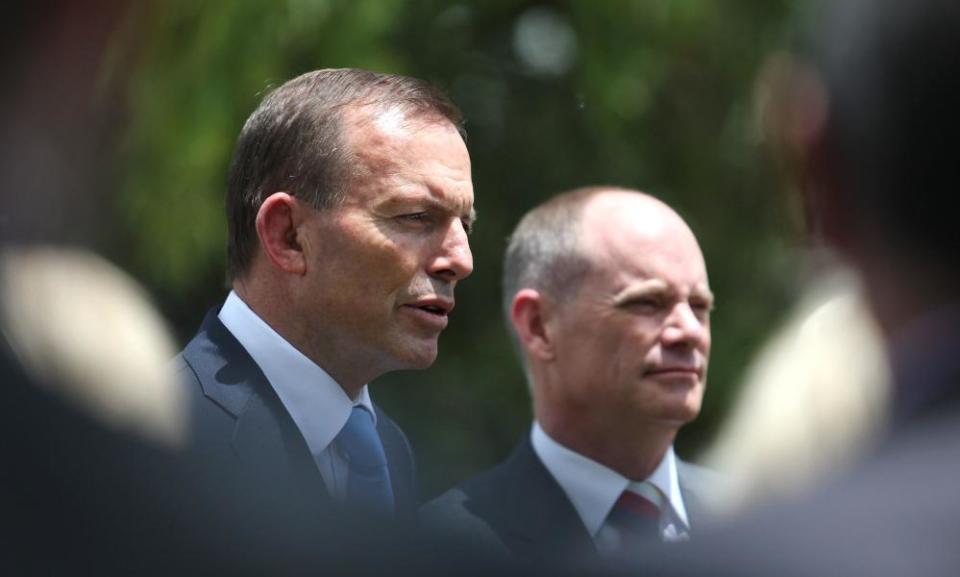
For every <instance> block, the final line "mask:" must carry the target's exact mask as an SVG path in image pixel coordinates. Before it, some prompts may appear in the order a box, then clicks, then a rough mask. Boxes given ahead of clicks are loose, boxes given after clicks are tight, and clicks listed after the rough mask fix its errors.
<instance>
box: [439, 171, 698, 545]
mask: <svg viewBox="0 0 960 577" xmlns="http://www.w3.org/2000/svg"><path fill="white" fill-rule="evenodd" d="M503 290H504V293H503V297H504V309H505V310H504V312H505V315H506V318H507V324H508V326H509V328H510V330H511V332H512V333H513V336H514V338H515V342H516V344H517V348H518V351H519V353H520V357H521V360H522V361H523V364H524V367H525V369H526V374H527V379H528V381H529V385H530V391H531V393H532V395H533V408H534V418H535V420H534V423H533V426H532V428H531V431H530V434H529V435H528V436H525V438H524V439H523V440H522V441H521V442H520V444H519V446H518V447H517V448H516V450H515V451H514V453H513V455H512V456H511V457H510V458H509V459H508V460H507V461H505V462H503V463H501V464H500V465H498V466H497V467H495V468H494V469H492V470H490V471H488V472H486V473H483V474H481V475H480V476H478V477H476V478H473V479H471V480H469V481H467V482H466V483H464V484H463V485H462V486H460V487H457V488H455V489H453V490H451V491H449V492H447V493H446V494H444V495H442V496H441V497H440V498H438V499H437V500H435V501H433V502H431V503H430V504H428V505H427V506H426V507H425V509H424V512H423V513H424V517H425V519H426V520H427V521H428V522H429V523H431V524H432V525H434V526H439V527H444V528H447V529H452V530H455V531H458V532H461V533H469V534H471V537H472V539H474V540H475V541H476V540H480V541H484V542H486V543H487V544H488V545H489V546H491V547H495V548H497V549H500V550H501V551H503V552H508V553H509V554H511V555H512V556H514V557H517V558H521V559H525V560H528V561H533V562H537V563H543V562H546V563H553V562H566V561H568V560H571V559H577V560H584V561H589V560H591V559H596V558H600V557H614V556H626V557H629V554H630V551H631V550H632V549H633V548H634V547H636V546H637V545H638V544H640V543H643V542H648V541H656V540H664V541H676V540H685V539H686V538H687V537H688V534H689V532H690V531H691V530H692V528H694V527H695V526H696V524H697V521H698V519H700V515H701V513H702V504H701V501H702V496H703V492H704V491H705V490H707V489H708V487H709V485H710V483H711V482H712V481H713V479H712V478H711V476H712V475H711V474H710V473H709V472H706V471H703V470H702V469H699V468H697V467H694V466H692V465H689V464H686V463H684V462H682V461H680V460H679V459H678V458H677V457H676V455H675V454H674V451H673V441H674V438H675V437H676V435H677V431H679V429H680V428H681V427H682V426H683V425H685V424H686V423H689V422H690V421H692V420H693V419H695V418H696V417H697V414H698V413H699V412H700V404H701V400H702V398H703V391H704V385H705V379H706V373H707V360H708V358H709V354H710V311H711V309H712V307H713V295H712V294H711V292H710V288H709V283H708V281H707V270H706V265H705V264H704V259H703V255H702V254H701V252H700V247H699V246H698V244H697V240H696V238H695V237H694V235H693V233H692V232H691V231H690V228H689V227H688V226H687V225H686V223H685V222H684V221H683V219H681V218H680V216H678V215H677V213H676V212H674V211H673V210H672V209H671V208H670V207H668V206H667V205H665V204H664V203H662V202H660V201H659V200H657V199H655V198H653V197H651V196H648V195H645V194H642V193H639V192H636V191H631V190H622V189H615V188H601V187H593V188H585V189H578V190H574V191H570V192H567V193H564V194H561V195H559V196H556V197H554V198H553V199H551V200H550V201H548V202H546V203H545V204H543V205H541V206H539V207H537V208H535V209H533V210H532V211H531V212H529V213H528V214H527V215H526V216H525V217H524V218H523V220H522V221H521V222H520V224H519V225H518V226H517V229H516V230H515V231H514V233H513V235H512V237H511V240H510V245H509V247H508V249H507V254H506V259H505V264H504V279H503Z"/></svg>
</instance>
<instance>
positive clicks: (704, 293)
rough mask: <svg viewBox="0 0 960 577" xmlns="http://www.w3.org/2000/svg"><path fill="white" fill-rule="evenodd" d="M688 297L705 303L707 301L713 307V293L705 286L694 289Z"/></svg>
mask: <svg viewBox="0 0 960 577" xmlns="http://www.w3.org/2000/svg"><path fill="white" fill-rule="evenodd" d="M690 296H693V297H697V298H702V299H704V300H706V301H709V302H710V304H711V305H713V304H714V301H715V299H714V296H713V292H711V291H710V289H709V288H707V287H705V286H696V287H694V288H693V291H692V292H691V293H690Z"/></svg>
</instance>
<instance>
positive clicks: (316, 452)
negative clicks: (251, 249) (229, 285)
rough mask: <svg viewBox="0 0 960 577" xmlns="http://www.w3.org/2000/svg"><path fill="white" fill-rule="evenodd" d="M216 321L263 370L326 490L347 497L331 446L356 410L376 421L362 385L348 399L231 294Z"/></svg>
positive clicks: (340, 462) (340, 463) (342, 468)
mask: <svg viewBox="0 0 960 577" xmlns="http://www.w3.org/2000/svg"><path fill="white" fill-rule="evenodd" d="M217 316H218V318H219V319H220V322H222V323H223V324H224V326H225V327H227V330H228V331H230V333H231V334H233V336H234V337H236V339H237V340H238V341H240V344H241V345H242V346H243V348H244V349H246V350H247V352H248V353H250V356H251V357H253V361H254V362H255V363H256V364H257V366H259V367H260V370H261V371H263V374H264V376H265V377H266V378H267V381H269V382H270V385H271V386H272V387H273V389H274V390H275V391H276V392H277V396H278V397H280V401H281V402H282V403H283V406H284V408H285V409H286V410H287V412H288V413H290V416H291V417H292V418H293V422H294V424H296V426H297V429H299V430H300V434H301V435H303V439H304V440H305V441H306V442H307V446H308V447H309V448H310V452H311V453H312V454H313V458H314V460H315V461H316V463H317V467H318V468H319V469H320V475H321V476H322V477H323V481H324V483H325V484H326V486H327V490H328V491H329V492H330V493H331V495H332V496H333V497H334V498H336V499H342V498H343V497H344V495H345V493H346V487H347V485H346V483H347V470H348V469H347V462H346V460H345V459H344V458H343V456H342V455H341V454H340V453H339V451H337V450H336V448H335V447H333V446H331V443H332V442H333V440H334V438H335V437H336V436H337V434H338V433H339V432H340V429H342V428H343V425H344V424H346V422H347V418H348V417H349V416H350V411H352V410H353V407H354V406H355V405H363V406H364V407H366V408H367V409H368V410H369V411H370V414H371V415H373V418H374V422H376V418H377V416H376V413H375V412H374V410H373V403H372V402H371V401H370V393H369V392H368V391H367V386H366V385H364V386H363V388H362V389H360V394H359V395H357V398H356V399H350V397H348V396H347V394H346V393H345V392H344V391H343V388H342V387H341V386H340V385H338V384H337V382H336V381H334V380H333V378H332V377H331V376H330V375H328V374H327V373H326V371H324V370H323V369H322V368H320V367H319V366H318V365H317V364H316V363H314V362H313V361H311V360H310V359H308V358H307V357H306V356H305V355H304V354H303V353H301V352H300V351H298V350H297V349H296V348H295V347H294V346H293V345H291V344H290V343H289V342H287V340H286V339H284V338H283V337H281V336H280V335H279V334H277V332H276V331H275V330H273V329H272V328H271V327H270V325H268V324H267V323H266V322H264V320H263V319H261V318H260V317H259V316H257V314H256V313H255V312H253V311H252V310H251V309H250V307H248V306H247V304H246V303H245V302H243V300H241V299H240V297H239V296H237V294H236V293H235V292H234V291H230V294H229V296H227V300H226V302H224V303H223V308H221V309H220V314H219V315H217Z"/></svg>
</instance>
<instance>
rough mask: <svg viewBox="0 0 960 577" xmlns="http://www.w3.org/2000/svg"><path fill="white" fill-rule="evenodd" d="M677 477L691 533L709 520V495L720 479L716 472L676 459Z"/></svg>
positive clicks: (714, 489)
mask: <svg viewBox="0 0 960 577" xmlns="http://www.w3.org/2000/svg"><path fill="white" fill-rule="evenodd" d="M677 477H678V478H679V481H680V494H681V495H682V496H683V506H684V508H685V509H686V510H687V519H688V520H689V521H690V532H691V534H693V533H696V532H697V531H698V530H699V529H700V528H701V527H702V526H703V525H704V524H705V523H708V522H709V521H710V517H711V515H710V512H711V510H710V509H711V507H710V505H711V503H710V497H711V495H712V494H713V493H714V492H715V491H716V490H717V485H718V483H720V482H721V481H720V478H719V476H718V474H717V473H716V472H714V471H711V470H709V469H705V468H703V467H698V466H696V465H693V464H690V463H687V462H686V461H682V460H680V459H677Z"/></svg>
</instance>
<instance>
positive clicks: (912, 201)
mask: <svg viewBox="0 0 960 577" xmlns="http://www.w3.org/2000/svg"><path fill="white" fill-rule="evenodd" d="M825 7H826V8H827V9H828V11H827V12H826V13H825V16H826V17H825V18H824V19H822V20H819V21H817V23H818V28H817V31H818V42H817V51H816V66H815V68H816V70H813V69H807V70H804V71H803V72H802V73H801V74H799V75H798V76H796V80H795V87H796V88H798V90H797V91H796V92H795V93H794V94H793V95H792V96H793V97H794V98H793V100H792V102H793V104H794V105H796V104H799V105H800V107H799V108H797V109H796V110H795V112H796V113H797V114H796V116H794V117H793V118H791V119H790V120H791V121H792V122H790V123H789V126H790V128H791V132H790V133H789V134H788V137H790V138H791V139H792V141H791V144H792V145H794V146H795V147H796V149H795V150H796V151H797V152H799V154H798V155H797V159H798V160H799V161H800V163H801V164H800V165H799V168H800V170H801V174H802V175H803V177H804V180H803V181H802V182H803V184H804V185H805V189H806V190H805V191H806V192H807V193H808V194H809V198H810V200H811V201H812V202H811V207H812V208H813V209H814V210H813V216H814V217H815V218H816V219H817V222H818V223H819V227H818V228H819V230H821V231H822V232H823V235H824V237H825V240H826V241H827V242H828V243H829V244H830V245H831V246H833V247H834V248H836V249H837V250H838V251H839V252H840V253H841V254H842V255H843V256H845V257H846V258H847V259H848V260H849V262H850V263H851V264H853V265H854V266H855V267H856V268H857V269H858V270H859V271H860V273H861V275H862V276H863V278H864V281H865V282H864V283H863V284H864V286H865V288H866V292H867V295H868V297H869V300H870V304H871V305H872V309H873V311H874V314H875V315H876V318H877V320H878V322H879V324H880V326H881V329H882V331H883V333H884V335H885V339H886V343H887V348H888V350H889V356H890V360H891V363H892V366H893V374H894V391H893V398H892V405H893V407H892V414H891V420H892V422H891V424H890V427H889V430H888V432H887V433H886V434H885V436H884V438H882V439H879V440H878V445H877V447H876V448H875V450H874V451H873V453H872V455H871V456H870V457H868V458H866V459H865V461H864V462H862V463H860V464H859V465H858V466H857V467H855V468H854V470H852V471H851V472H850V473H848V474H846V475H844V476H842V477H841V478H838V479H835V480H833V481H832V482H831V483H830V484H828V485H827V486H824V487H823V488H821V489H819V490H818V491H816V492H815V493H813V494H811V495H809V496H807V497H806V498H804V499H802V500H800V501H799V502H795V503H790V504H785V505H780V506H777V507H773V508H770V509H767V510H764V511H760V512H757V513H756V514H754V515H752V516H751V517H750V518H748V519H744V520H743V521H742V522H740V523H738V524H737V525H735V526H732V527H726V528H724V529H723V530H722V531H719V532H718V533H717V534H715V535H711V536H709V537H706V538H704V539H703V540H699V541H698V542H697V543H694V544H692V545H693V546H692V547H691V548H690V549H689V550H687V551H683V552H682V554H681V553H678V552H672V553H674V554H673V555H670V554H669V552H665V553H668V554H667V555H666V557H667V558H664V559H659V560H658V561H657V563H656V564H655V565H652V566H651V567H650V568H649V569H650V574H679V575H704V574H709V575H738V576H741V575H782V576H794V575H796V576H800V575H803V576H812V575H817V576H820V575H871V576H873V577H893V576H897V577H906V576H914V575H924V576H948V575H958V574H960V550H958V546H957V544H958V536H960V483H958V479H960V354H958V352H960V267H958V266H957V263H958V254H960V235H958V234H957V219H956V211H955V209H953V208H951V207H952V206H954V205H953V202H954V201H955V196H956V189H957V183H958V182H960V163H958V162H957V158H958V154H960V150H958V146H957V140H956V135H957V134H960V109H958V103H960V68H958V63H960V35H958V31H960V4H958V3H957V2H955V1H953V0H918V1H915V2H898V1H895V0H856V1H846V0H842V1H838V2H833V3H830V4H828V5H825ZM841 384H842V383H841ZM824 442H829V439H825V440H824Z"/></svg>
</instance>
